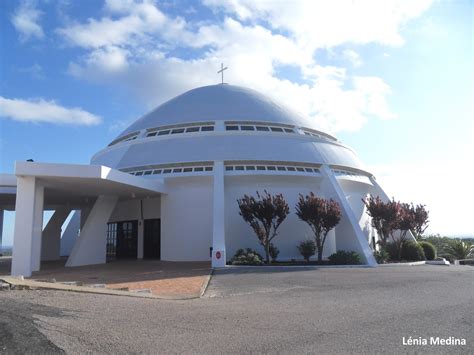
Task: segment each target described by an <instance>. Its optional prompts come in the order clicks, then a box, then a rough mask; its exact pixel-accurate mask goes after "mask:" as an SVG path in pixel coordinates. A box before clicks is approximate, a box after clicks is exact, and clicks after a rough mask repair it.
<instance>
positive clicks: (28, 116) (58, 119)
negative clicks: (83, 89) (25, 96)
mask: <svg viewBox="0 0 474 355" xmlns="http://www.w3.org/2000/svg"><path fill="white" fill-rule="evenodd" d="M0 117H3V118H10V119H12V120H15V121H22V122H47V123H54V124H69V125H85V126H91V125H97V124H99V123H100V122H101V118H100V117H99V116H96V115H94V114H92V113H89V112H87V111H84V110H83V109H81V108H76V107H74V108H67V107H63V106H60V105H58V104H57V103H56V102H54V101H48V100H44V99H35V100H22V99H7V98H5V97H2V96H0Z"/></svg>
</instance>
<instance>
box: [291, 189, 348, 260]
mask: <svg viewBox="0 0 474 355" xmlns="http://www.w3.org/2000/svg"><path fill="white" fill-rule="evenodd" d="M296 215H297V216H298V217H299V218H300V219H301V220H302V221H305V222H306V223H308V225H309V226H310V227H311V229H312V231H313V233H314V241H315V244H316V250H317V252H318V262H321V261H322V259H323V249H324V243H325V242H326V237H327V235H328V233H329V231H330V230H331V229H333V228H334V227H335V226H336V225H337V224H338V223H339V221H340V220H341V209H340V207H339V204H338V203H337V202H336V201H334V200H333V199H330V200H325V199H324V198H319V197H316V196H315V195H314V193H312V192H310V193H309V195H307V196H303V195H301V194H300V197H299V200H298V202H297V204H296Z"/></svg>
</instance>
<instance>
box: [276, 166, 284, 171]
mask: <svg viewBox="0 0 474 355" xmlns="http://www.w3.org/2000/svg"><path fill="white" fill-rule="evenodd" d="M277 169H278V171H286V168H285V167H284V166H279V167H277Z"/></svg>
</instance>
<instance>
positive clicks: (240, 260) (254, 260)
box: [231, 248, 263, 265]
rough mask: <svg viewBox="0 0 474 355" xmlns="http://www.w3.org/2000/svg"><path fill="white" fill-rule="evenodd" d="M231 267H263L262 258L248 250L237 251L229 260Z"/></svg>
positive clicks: (253, 251)
mask: <svg viewBox="0 0 474 355" xmlns="http://www.w3.org/2000/svg"><path fill="white" fill-rule="evenodd" d="M231 263H232V265H263V258H262V256H261V255H260V254H259V253H257V252H256V251H255V250H252V249H250V248H247V249H245V250H244V249H239V250H237V252H236V253H235V255H234V257H233V258H232V259H231Z"/></svg>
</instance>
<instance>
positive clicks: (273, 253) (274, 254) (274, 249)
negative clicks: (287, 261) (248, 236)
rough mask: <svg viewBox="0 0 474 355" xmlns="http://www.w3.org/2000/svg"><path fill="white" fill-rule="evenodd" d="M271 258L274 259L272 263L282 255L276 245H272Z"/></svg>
mask: <svg viewBox="0 0 474 355" xmlns="http://www.w3.org/2000/svg"><path fill="white" fill-rule="evenodd" d="M269 252H270V258H272V262H273V261H276V259H277V258H278V254H280V250H279V249H278V248H277V247H276V246H275V244H273V243H270V250H269Z"/></svg>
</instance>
